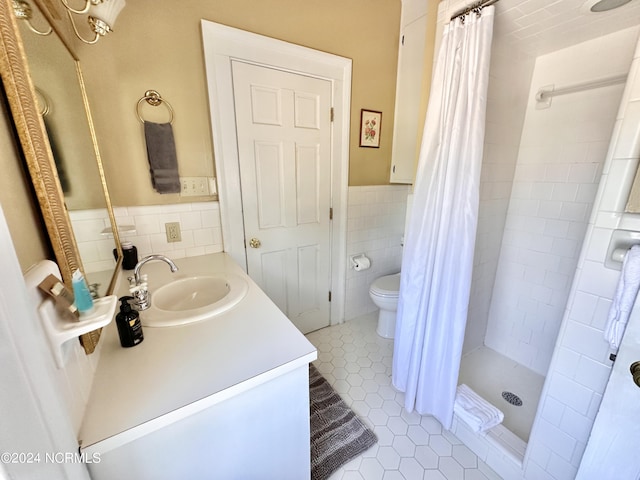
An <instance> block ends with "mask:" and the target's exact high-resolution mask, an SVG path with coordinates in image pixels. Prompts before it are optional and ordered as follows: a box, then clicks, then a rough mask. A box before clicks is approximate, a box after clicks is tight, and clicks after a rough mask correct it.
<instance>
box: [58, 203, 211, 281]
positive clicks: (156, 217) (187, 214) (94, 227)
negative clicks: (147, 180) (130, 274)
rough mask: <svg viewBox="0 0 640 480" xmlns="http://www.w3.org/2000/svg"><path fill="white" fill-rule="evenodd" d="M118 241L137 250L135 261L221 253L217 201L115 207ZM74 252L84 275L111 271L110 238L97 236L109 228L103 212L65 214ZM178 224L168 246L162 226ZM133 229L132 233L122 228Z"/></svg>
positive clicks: (106, 215) (112, 262) (112, 259)
mask: <svg viewBox="0 0 640 480" xmlns="http://www.w3.org/2000/svg"><path fill="white" fill-rule="evenodd" d="M114 215H115V217H116V223H117V224H118V226H119V227H120V228H121V231H120V240H121V241H130V242H131V243H133V244H134V245H135V246H136V248H137V249H138V258H142V257H144V256H145V255H150V254H152V253H154V254H162V255H167V256H168V257H170V258H184V257H191V256H195V255H204V254H208V253H216V252H221V251H222V250H223V245H222V230H221V227H220V206H219V203H218V202H196V203H180V204H173V205H151V206H141V207H115V208H114ZM69 216H70V217H71V222H72V224H73V230H74V233H75V234H76V240H77V242H78V249H79V250H80V255H81V257H82V261H83V264H84V267H85V270H86V271H87V272H100V271H104V270H109V269H112V268H113V265H114V258H113V248H114V244H113V237H111V236H110V235H103V234H101V232H102V230H103V229H105V228H108V227H110V223H109V217H108V214H107V212H106V210H104V209H102V210H80V211H71V212H69ZM170 222H179V223H180V233H181V237H182V239H181V241H179V242H173V243H169V242H167V236H166V233H165V223H170ZM127 226H133V227H134V228H135V233H133V234H130V233H127V232H126V230H125V229H123V228H122V227H127Z"/></svg>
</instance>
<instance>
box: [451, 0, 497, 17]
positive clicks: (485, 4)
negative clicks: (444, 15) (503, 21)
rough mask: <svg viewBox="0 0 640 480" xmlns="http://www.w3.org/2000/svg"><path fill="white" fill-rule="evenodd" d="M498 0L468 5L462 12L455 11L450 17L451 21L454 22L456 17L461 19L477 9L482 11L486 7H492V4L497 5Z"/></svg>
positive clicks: (487, 0)
mask: <svg viewBox="0 0 640 480" xmlns="http://www.w3.org/2000/svg"><path fill="white" fill-rule="evenodd" d="M497 2H498V0H482V1H480V2H476V3H473V4H471V5H469V6H468V7H465V8H463V9H462V10H459V11H457V12H456V13H454V14H453V15H451V20H454V19H456V18H458V17H462V16H464V15H466V14H468V13H470V12H473V11H474V10H478V9H480V10H481V9H483V8H484V7H488V6H489V5H493V4H494V3H497Z"/></svg>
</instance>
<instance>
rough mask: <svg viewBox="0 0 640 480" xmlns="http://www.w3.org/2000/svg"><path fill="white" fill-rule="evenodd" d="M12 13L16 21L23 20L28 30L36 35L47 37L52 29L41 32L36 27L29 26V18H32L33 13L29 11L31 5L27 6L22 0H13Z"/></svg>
mask: <svg viewBox="0 0 640 480" xmlns="http://www.w3.org/2000/svg"><path fill="white" fill-rule="evenodd" d="M13 13H14V14H15V16H16V18H17V19H18V20H24V21H25V23H26V24H27V26H28V27H29V30H31V31H32V32H33V33H35V34H37V35H43V36H45V35H49V34H50V33H51V32H52V31H53V29H52V28H51V27H49V28H48V30H46V31H44V32H41V31H40V30H38V29H37V28H36V27H34V26H33V25H32V24H31V18H33V11H32V10H31V5H29V4H28V3H27V2H25V1H24V0H13Z"/></svg>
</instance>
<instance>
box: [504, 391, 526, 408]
mask: <svg viewBox="0 0 640 480" xmlns="http://www.w3.org/2000/svg"><path fill="white" fill-rule="evenodd" d="M502 398H504V399H505V400H506V401H507V402H509V403H510V404H511V405H515V406H516V407H521V406H522V400H521V399H520V397H519V396H518V395H516V394H515V393H511V392H502Z"/></svg>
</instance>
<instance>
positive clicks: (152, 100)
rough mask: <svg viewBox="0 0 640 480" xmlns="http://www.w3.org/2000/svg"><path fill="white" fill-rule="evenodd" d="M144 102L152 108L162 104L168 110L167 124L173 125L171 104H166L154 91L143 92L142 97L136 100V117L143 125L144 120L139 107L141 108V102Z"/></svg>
mask: <svg viewBox="0 0 640 480" xmlns="http://www.w3.org/2000/svg"><path fill="white" fill-rule="evenodd" d="M144 101H146V102H147V103H148V104H149V105H151V106H152V107H157V106H158V105H161V104H163V103H164V105H165V106H166V107H167V109H168V110H169V113H170V114H171V118H169V123H173V108H171V104H170V103H169V102H167V101H166V100H165V99H164V98H162V96H161V95H160V94H159V93H158V92H157V91H155V90H147V91H146V92H144V97H142V98H141V99H140V100H138V104H137V105H136V114H137V115H138V119H139V120H140V121H141V122H142V123H144V118H142V115H141V114H140V107H141V106H142V102H144Z"/></svg>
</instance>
